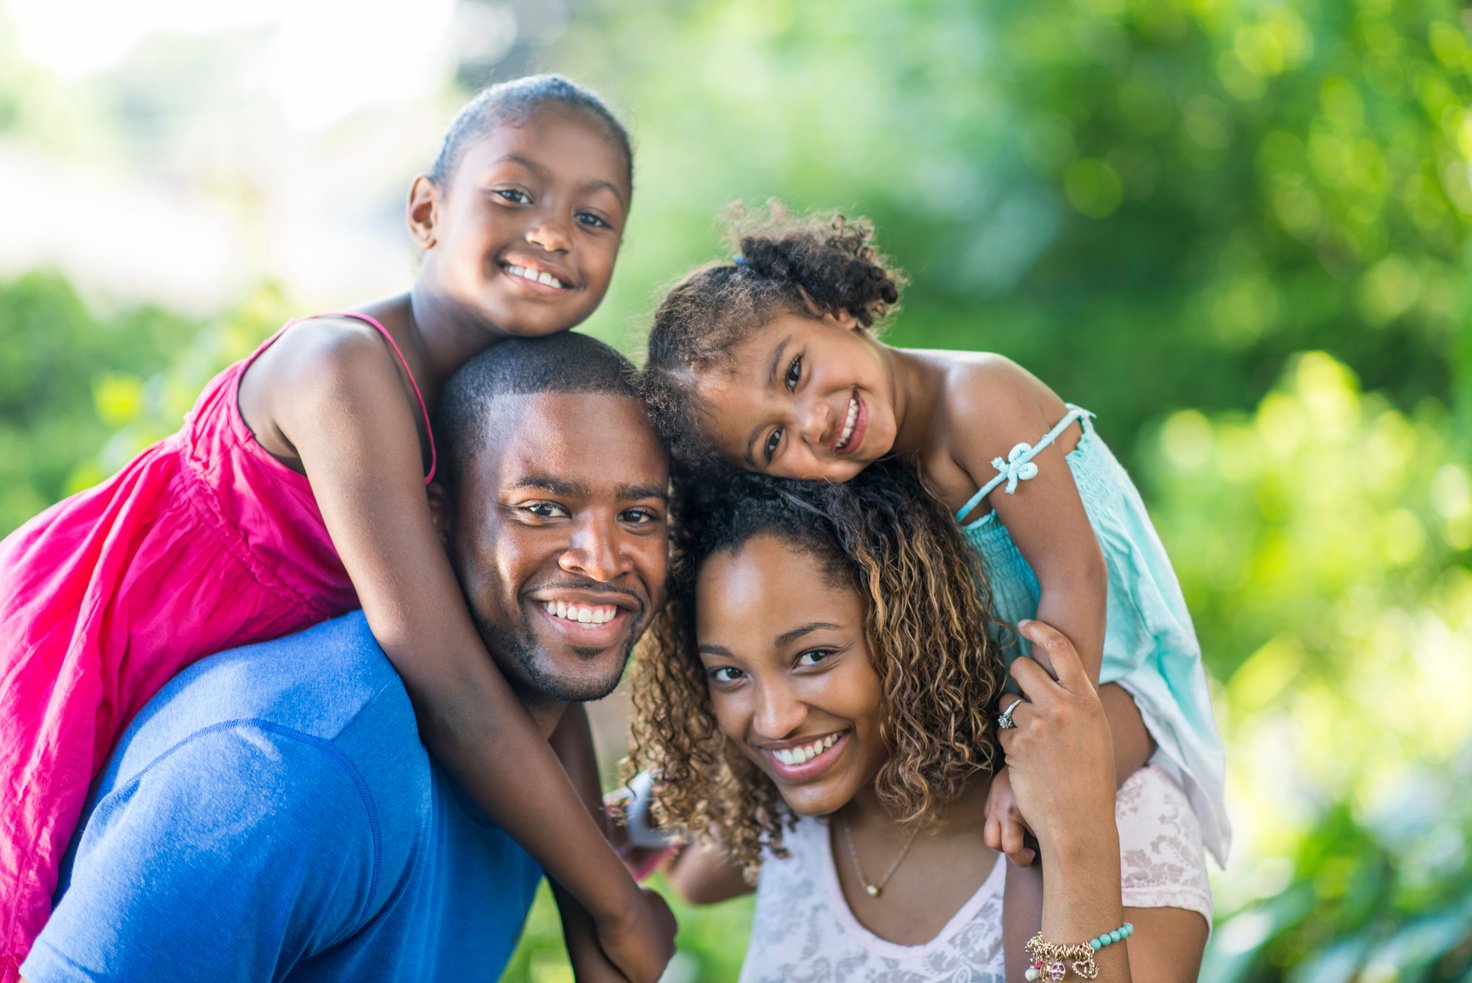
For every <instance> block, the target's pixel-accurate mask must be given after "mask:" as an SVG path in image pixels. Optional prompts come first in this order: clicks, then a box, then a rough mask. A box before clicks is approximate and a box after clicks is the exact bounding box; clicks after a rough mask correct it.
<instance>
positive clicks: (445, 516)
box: [425, 481, 455, 552]
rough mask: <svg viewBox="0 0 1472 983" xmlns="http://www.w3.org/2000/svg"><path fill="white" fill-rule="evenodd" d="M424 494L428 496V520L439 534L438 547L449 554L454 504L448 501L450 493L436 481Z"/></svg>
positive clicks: (453, 522) (452, 530)
mask: <svg viewBox="0 0 1472 983" xmlns="http://www.w3.org/2000/svg"><path fill="white" fill-rule="evenodd" d="M425 493H426V494H427V495H428V496H429V518H430V521H432V522H433V523H434V531H435V532H436V533H437V534H439V537H440V545H441V546H443V547H444V548H445V551H446V552H449V550H450V542H451V537H452V536H453V535H454V532H455V503H454V502H452V501H451V500H450V493H449V492H448V491H446V490H445V486H444V485H442V484H440V483H439V482H438V481H431V482H430V483H429V487H428V488H426V489H425Z"/></svg>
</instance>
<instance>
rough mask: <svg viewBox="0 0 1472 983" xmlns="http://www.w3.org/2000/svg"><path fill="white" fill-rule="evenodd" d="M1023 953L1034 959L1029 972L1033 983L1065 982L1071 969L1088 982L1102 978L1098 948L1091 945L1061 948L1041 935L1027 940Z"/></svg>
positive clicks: (1083, 944)
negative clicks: (1038, 982) (1042, 982)
mask: <svg viewBox="0 0 1472 983" xmlns="http://www.w3.org/2000/svg"><path fill="white" fill-rule="evenodd" d="M1023 951H1025V952H1026V953H1027V954H1028V956H1029V957H1030V958H1031V959H1032V965H1031V966H1030V967H1028V970H1027V978H1028V979H1029V980H1038V979H1047V980H1048V981H1049V983H1061V981H1062V979H1063V978H1064V977H1065V976H1067V975H1068V971H1069V970H1070V969H1071V970H1073V971H1074V973H1075V974H1077V975H1078V976H1080V977H1082V978H1083V979H1086V980H1092V979H1094V978H1095V977H1097V976H1098V975H1099V965H1098V963H1096V962H1094V947H1093V946H1091V945H1090V944H1089V943H1087V942H1075V943H1074V944H1072V945H1058V944H1057V943H1054V942H1048V941H1045V940H1044V939H1043V933H1042V932H1039V933H1038V934H1037V935H1034V936H1033V937H1032V938H1030V939H1028V940H1027V945H1025V946H1023Z"/></svg>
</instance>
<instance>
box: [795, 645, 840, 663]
mask: <svg viewBox="0 0 1472 983" xmlns="http://www.w3.org/2000/svg"><path fill="white" fill-rule="evenodd" d="M832 654H833V649H808V650H807V651H806V652H803V653H802V654H801V655H799V656H798V657H797V664H798V665H799V666H815V665H817V664H818V663H819V662H822V661H823V660H824V659H826V658H828V657H829V656H831V655H832Z"/></svg>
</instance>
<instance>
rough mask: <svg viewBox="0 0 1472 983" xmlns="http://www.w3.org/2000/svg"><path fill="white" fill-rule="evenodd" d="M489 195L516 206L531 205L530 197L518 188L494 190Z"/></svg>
mask: <svg viewBox="0 0 1472 983" xmlns="http://www.w3.org/2000/svg"><path fill="white" fill-rule="evenodd" d="M491 193H492V194H494V195H496V196H497V197H499V198H505V199H506V200H507V201H509V202H511V203H513V204H516V205H530V204H531V203H532V196H531V195H529V194H527V193H526V192H525V191H522V190H521V189H520V188H496V189H494V190H493V191H492V192H491Z"/></svg>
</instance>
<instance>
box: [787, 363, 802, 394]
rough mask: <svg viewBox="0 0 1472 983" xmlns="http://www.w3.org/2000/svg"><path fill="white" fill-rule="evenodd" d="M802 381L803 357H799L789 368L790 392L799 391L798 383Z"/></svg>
mask: <svg viewBox="0 0 1472 983" xmlns="http://www.w3.org/2000/svg"><path fill="white" fill-rule="evenodd" d="M801 379H802V356H801V355H799V356H797V357H796V358H794V359H793V360H792V364H791V365H789V366H787V389H788V391H789V392H792V391H795V390H796V389H797V384H798V382H799V381H800V380H801Z"/></svg>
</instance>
